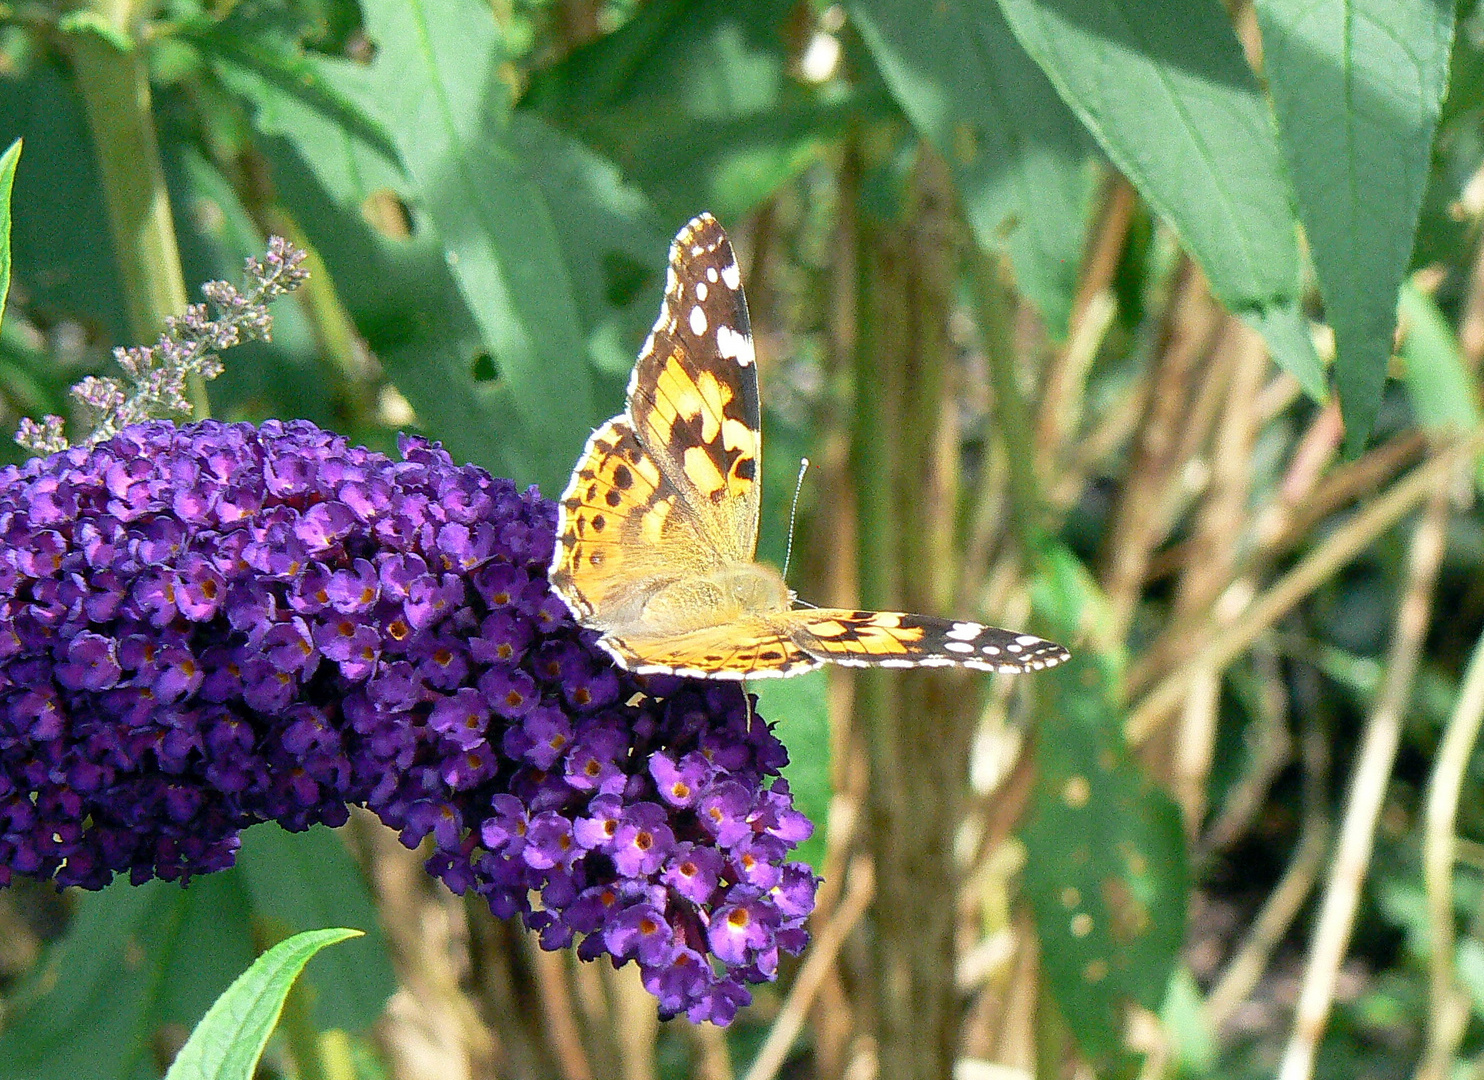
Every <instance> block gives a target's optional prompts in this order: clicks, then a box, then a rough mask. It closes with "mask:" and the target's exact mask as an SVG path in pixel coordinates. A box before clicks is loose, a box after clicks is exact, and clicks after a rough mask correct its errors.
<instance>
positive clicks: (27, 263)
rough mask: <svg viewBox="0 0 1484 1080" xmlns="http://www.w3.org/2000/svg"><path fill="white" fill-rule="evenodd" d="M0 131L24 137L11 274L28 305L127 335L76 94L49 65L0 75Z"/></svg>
mask: <svg viewBox="0 0 1484 1080" xmlns="http://www.w3.org/2000/svg"><path fill="white" fill-rule="evenodd" d="M0 131H3V132H5V133H6V134H8V135H18V136H20V137H22V138H24V139H25V143H26V167H25V168H24V169H21V170H20V171H19V172H18V173H17V175H16V179H15V190H14V195H13V198H14V202H15V204H16V205H17V206H23V207H25V213H23V214H20V215H18V216H16V217H15V218H14V220H13V221H12V231H11V259H12V263H11V274H12V277H13V280H14V281H15V282H16V284H17V285H22V286H24V287H25V290H26V296H27V299H28V303H29V305H30V306H31V308H32V309H33V310H37V311H43V312H46V313H47V316H48V318H50V319H59V318H67V319H74V320H76V321H78V322H81V323H83V324H85V325H93V326H97V327H98V328H99V330H100V334H101V337H102V338H103V339H104V340H105V341H115V342H117V341H126V340H128V337H127V335H128V327H127V319H126V318H125V317H124V301H123V291H122V288H121V286H120V283H119V278H118V263H117V260H116V259H115V258H114V255H113V237H112V236H111V235H110V234H109V230H108V211H107V207H105V206H104V203H103V184H102V181H101V180H100V179H99V175H98V164H97V160H96V158H95V156H94V154H93V144H92V137H91V135H90V134H89V132H88V120H87V115H86V113H85V112H84V110H83V105H82V98H81V97H80V96H79V95H78V93H77V91H76V89H75V88H74V87H73V86H72V85H71V84H70V83H68V82H66V81H65V80H64V79H63V78H62V76H61V73H60V71H59V69H58V68H57V67H56V66H55V65H51V64H37V65H35V66H33V67H32V68H31V69H30V70H29V71H27V72H26V73H25V74H24V76H22V77H19V78H4V79H0Z"/></svg>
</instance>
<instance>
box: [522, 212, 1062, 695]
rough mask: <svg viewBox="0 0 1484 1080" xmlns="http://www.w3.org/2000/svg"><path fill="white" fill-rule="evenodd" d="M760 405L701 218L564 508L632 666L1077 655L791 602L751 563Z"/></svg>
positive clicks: (675, 259)
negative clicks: (622, 395) (619, 409)
mask: <svg viewBox="0 0 1484 1080" xmlns="http://www.w3.org/2000/svg"><path fill="white" fill-rule="evenodd" d="M761 412H762V410H761V404H760V400H759V397H758V378H757V358H756V355H755V353H754V350H753V343H752V333H751V329H750V326H749V323H748V319H747V301H746V299H745V298H744V297H743V295H742V275H741V271H740V270H739V269H738V267H737V260H736V257H735V255H734V254H733V252H732V245H731V242H730V241H728V240H727V236H726V233H725V232H723V231H722V228H721V226H720V225H719V224H717V222H716V219H715V218H713V217H712V216H711V215H710V214H701V215H700V216H699V217H697V218H696V219H695V220H693V221H692V222H690V224H688V225H686V226H685V228H683V229H681V230H680V233H679V235H677V236H676V237H675V242H674V243H673V244H672V245H671V247H670V264H669V269H668V271H667V272H666V275H665V298H664V302H663V303H662V304H661V305H660V316H659V320H658V321H657V322H656V323H655V325H654V330H653V331H651V333H650V335H649V337H648V338H647V339H646V340H645V342H644V346H643V348H642V349H641V350H640V352H639V358H638V361H637V362H636V363H635V365H634V372H633V375H632V376H631V377H630V379H629V388H628V399H627V407H626V408H625V410H624V412H623V413H621V414H620V415H618V416H615V417H614V418H613V419H612V420H609V421H608V422H607V423H606V424H604V425H603V426H602V427H600V428H598V429H597V430H596V431H594V432H593V434H592V437H591V438H590V439H588V441H587V446H586V447H585V448H584V449H583V451H582V456H581V457H580V458H578V460H577V467H576V468H575V469H574V470H573V472H572V479H571V482H570V483H568V485H567V490H566V491H565V492H564V493H563V495H562V499H561V502H560V504H559V509H558V516H557V545H556V550H555V552H554V553H553V555H552V560H551V568H550V571H549V573H548V576H549V578H550V580H551V584H552V587H553V588H554V589H555V590H556V593H557V595H558V596H560V597H561V598H562V600H563V601H564V602H565V603H566V605H567V607H568V608H570V609H571V611H572V614H573V616H574V617H575V618H576V619H577V621H578V622H579V623H580V624H581V625H583V626H586V627H589V628H591V629H594V630H598V631H601V634H602V636H601V637H599V638H598V645H599V646H601V647H602V648H603V649H604V650H605V651H607V653H608V654H609V655H610V656H612V657H613V659H614V660H615V661H616V662H617V663H618V665H619V666H620V667H623V668H626V669H628V670H630V671H634V672H638V673H640V674H659V673H664V674H672V675H688V676H698V677H701V678H709V679H743V678H765V677H782V676H789V675H797V674H799V673H800V672H804V671H810V670H812V669H814V668H817V667H819V666H820V665H822V664H824V663H826V662H830V663H836V664H852V665H859V666H872V667H935V666H955V667H967V668H977V669H980V670H984V671H999V672H1020V671H1034V670H1039V669H1041V668H1048V667H1051V666H1053V665H1055V664H1059V663H1061V662H1062V661H1063V660H1066V659H1067V657H1068V653H1067V651H1066V650H1065V649H1063V648H1062V647H1061V646H1060V645H1055V644H1053V643H1052V642H1049V641H1044V640H1042V639H1041V638H1038V637H1034V636H1032V635H1030V634H1017V633H1015V632H1014V631H1011V630H1001V629H999V628H998V627H994V626H984V625H982V624H980V623H977V622H964V621H960V620H954V619H940V618H935V617H933V616H931V615H910V614H907V613H905V612H899V611H850V610H846V609H836V608H813V607H802V608H796V607H794V595H793V593H792V592H791V591H790V590H789V588H788V586H787V585H786V584H785V583H784V580H783V576H782V575H781V574H780V573H779V572H778V571H777V570H775V569H774V568H773V567H771V566H769V565H767V564H764V563H758V562H755V561H754V555H755V552H756V550H757V531H758V507H759V503H760V496H761V489H760V487H759V479H760V474H759V466H760V463H761V458H762V432H761V430H760V425H761V421H762V415H761Z"/></svg>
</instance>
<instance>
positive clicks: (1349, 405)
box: [1257, 0, 1453, 453]
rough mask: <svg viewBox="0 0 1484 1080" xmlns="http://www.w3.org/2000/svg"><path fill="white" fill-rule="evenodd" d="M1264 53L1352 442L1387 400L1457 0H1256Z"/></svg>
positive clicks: (1351, 444)
mask: <svg viewBox="0 0 1484 1080" xmlns="http://www.w3.org/2000/svg"><path fill="white" fill-rule="evenodd" d="M1257 15H1258V22H1259V25H1260V26H1261V27H1262V41H1263V56H1264V66H1265V70H1266V74H1267V77H1268V84H1269V86H1270V87H1271V88H1272V94H1273V104H1274V105H1275V107H1276V109H1277V115H1278V126H1279V131H1280V135H1281V140H1282V144H1283V151H1284V154H1285V155H1286V157H1287V159H1288V169H1289V174H1290V176H1291V177H1292V180H1293V189H1294V194H1295V195H1296V196H1297V198H1298V205H1299V214H1300V216H1301V217H1302V218H1303V222H1304V229H1305V231H1306V232H1307V233H1308V237H1309V249H1310V253H1311V255H1312V257H1313V260H1314V270H1315V272H1316V273H1317V274H1318V277H1319V289H1320V292H1322V293H1323V295H1324V307H1325V314H1326V316H1327V317H1328V319H1329V323H1330V326H1332V327H1333V328H1334V332H1335V346H1336V357H1335V386H1336V388H1337V389H1338V391H1339V394H1340V406H1341V408H1342V409H1343V410H1344V416H1345V445H1346V449H1347V450H1348V451H1349V452H1350V453H1358V452H1359V451H1360V450H1361V448H1362V447H1364V445H1365V441H1366V438H1367V437H1368V436H1369V435H1370V432H1371V427H1372V425H1373V424H1374V423H1375V420H1376V413H1377V411H1378V410H1379V409H1380V407H1381V391H1382V388H1383V387H1384V385H1385V382H1386V364H1387V361H1388V359H1389V358H1390V356H1391V340H1392V335H1393V333H1394V332H1395V330H1396V301H1397V288H1398V287H1399V286H1400V285H1401V283H1402V276H1403V275H1404V274H1405V273H1406V270H1407V263H1408V261H1409V259H1410V258H1411V255H1412V239H1413V235H1414V234H1415V233H1416V231H1417V214H1418V211H1419V210H1420V209H1421V206H1422V196H1423V192H1424V190H1425V188H1426V185H1427V171H1428V163H1429V157H1428V151H1429V150H1430V148H1431V147H1432V137H1433V129H1434V128H1435V127H1436V126H1437V121H1438V110H1439V108H1440V107H1441V105H1442V100H1443V94H1444V91H1445V90H1446V89H1447V86H1448V54H1449V49H1450V46H1451V44H1452V40H1453V4H1452V0H1317V2H1313V0H1311V2H1306V3H1302V4H1295V3H1293V2H1292V0H1258V4H1257Z"/></svg>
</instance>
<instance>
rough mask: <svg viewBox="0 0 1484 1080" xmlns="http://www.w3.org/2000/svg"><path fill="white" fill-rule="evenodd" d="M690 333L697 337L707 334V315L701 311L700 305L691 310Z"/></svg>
mask: <svg viewBox="0 0 1484 1080" xmlns="http://www.w3.org/2000/svg"><path fill="white" fill-rule="evenodd" d="M690 332H691V333H692V334H695V335H696V337H700V336H701V335H702V334H704V333H705V332H706V313H705V312H704V311H702V310H701V305H700V304H697V305H696V306H695V307H693V308H691V309H690Z"/></svg>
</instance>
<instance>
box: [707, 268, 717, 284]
mask: <svg viewBox="0 0 1484 1080" xmlns="http://www.w3.org/2000/svg"><path fill="white" fill-rule="evenodd" d="M706 280H707V281H709V282H711V284H713V285H715V284H716V283H717V282H718V281H719V280H720V278H718V277H717V274H716V267H714V266H708V267H706Z"/></svg>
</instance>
